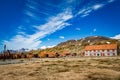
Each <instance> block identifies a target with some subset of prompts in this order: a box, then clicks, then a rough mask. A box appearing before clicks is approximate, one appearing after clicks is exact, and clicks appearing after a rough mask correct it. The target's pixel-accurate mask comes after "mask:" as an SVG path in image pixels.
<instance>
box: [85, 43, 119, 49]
mask: <svg viewBox="0 0 120 80" xmlns="http://www.w3.org/2000/svg"><path fill="white" fill-rule="evenodd" d="M108 49H117V44H104V45H89V46H86V47H85V50H108Z"/></svg>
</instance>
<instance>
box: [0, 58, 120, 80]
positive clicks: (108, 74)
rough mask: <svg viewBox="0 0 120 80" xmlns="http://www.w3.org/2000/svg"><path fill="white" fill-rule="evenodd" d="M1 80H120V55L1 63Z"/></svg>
mask: <svg viewBox="0 0 120 80" xmlns="http://www.w3.org/2000/svg"><path fill="white" fill-rule="evenodd" d="M0 80H120V57H110V58H58V59H57V58H54V59H53V58H46V59H45V58H44V59H36V60H35V61H29V62H27V63H21V64H8V65H0Z"/></svg>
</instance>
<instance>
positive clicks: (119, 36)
mask: <svg viewBox="0 0 120 80" xmlns="http://www.w3.org/2000/svg"><path fill="white" fill-rule="evenodd" d="M111 38H113V39H120V34H118V35H115V36H113V37H111Z"/></svg>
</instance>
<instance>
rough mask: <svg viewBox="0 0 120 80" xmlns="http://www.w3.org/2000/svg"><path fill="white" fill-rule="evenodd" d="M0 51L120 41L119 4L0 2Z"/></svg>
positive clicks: (93, 0) (107, 0)
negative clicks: (90, 39) (76, 41)
mask: <svg viewBox="0 0 120 80" xmlns="http://www.w3.org/2000/svg"><path fill="white" fill-rule="evenodd" d="M0 34H1V36H0V48H1V50H2V49H3V48H2V47H3V45H4V44H6V45H7V48H8V49H20V48H28V49H37V48H46V47H52V46H55V45H57V44H58V43H60V42H63V41H66V40H70V39H80V38H83V37H87V36H98V35H100V36H107V37H111V38H115V39H120V0H0Z"/></svg>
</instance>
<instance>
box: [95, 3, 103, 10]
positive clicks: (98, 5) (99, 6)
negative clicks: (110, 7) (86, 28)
mask: <svg viewBox="0 0 120 80" xmlns="http://www.w3.org/2000/svg"><path fill="white" fill-rule="evenodd" d="M103 6H104V4H96V5H94V6H93V9H94V10H97V9H99V8H101V7H103Z"/></svg>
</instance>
